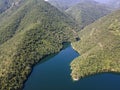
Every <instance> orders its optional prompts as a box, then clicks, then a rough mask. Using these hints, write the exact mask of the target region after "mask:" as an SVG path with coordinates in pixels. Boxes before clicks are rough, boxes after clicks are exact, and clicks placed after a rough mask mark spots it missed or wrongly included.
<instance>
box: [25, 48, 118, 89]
mask: <svg viewBox="0 0 120 90" xmlns="http://www.w3.org/2000/svg"><path fill="white" fill-rule="evenodd" d="M78 56H79V54H78V53H77V52H75V51H74V50H73V49H72V47H71V46H68V47H67V48H66V49H64V50H62V51H61V52H60V53H58V54H56V55H52V56H49V57H47V58H45V59H44V60H42V61H41V62H40V63H38V64H37V65H36V66H35V67H34V68H33V71H32V73H31V75H30V76H29V78H28V80H27V81H26V83H25V86H24V89H23V90H120V75H117V74H109V73H105V74H99V75H94V76H90V77H87V78H84V79H82V80H80V81H78V82H73V81H72V79H71V77H70V72H71V71H70V66H69V65H70V62H71V61H72V60H73V59H74V58H76V57H78Z"/></svg>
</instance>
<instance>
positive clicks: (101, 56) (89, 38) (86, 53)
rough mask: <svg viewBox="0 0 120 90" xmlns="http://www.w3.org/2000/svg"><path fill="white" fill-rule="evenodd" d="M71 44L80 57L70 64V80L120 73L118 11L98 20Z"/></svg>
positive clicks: (119, 14) (80, 33)
mask: <svg viewBox="0 0 120 90" xmlns="http://www.w3.org/2000/svg"><path fill="white" fill-rule="evenodd" d="M79 36H80V38H81V40H80V41H79V42H75V43H73V44H72V46H73V47H74V49H75V50H76V51H78V52H79V53H80V54H81V56H79V57H78V58H76V59H75V60H74V61H73V62H72V63H71V69H72V73H71V75H72V78H73V79H74V80H78V79H80V78H82V77H85V76H88V75H92V74H96V73H101V72H120V10H119V11H116V12H114V13H112V14H110V15H108V16H106V17H103V18H101V19H99V20H98V21H96V22H94V23H93V24H91V25H89V26H87V27H86V28H84V29H83V30H82V31H81V32H79Z"/></svg>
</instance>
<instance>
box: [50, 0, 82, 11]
mask: <svg viewBox="0 0 120 90" xmlns="http://www.w3.org/2000/svg"><path fill="white" fill-rule="evenodd" d="M81 1H83V0H48V2H49V3H50V4H52V5H53V6H55V7H57V8H58V9H59V10H63V11H64V10H66V9H68V8H69V7H71V6H73V5H75V4H77V3H79V2H81Z"/></svg>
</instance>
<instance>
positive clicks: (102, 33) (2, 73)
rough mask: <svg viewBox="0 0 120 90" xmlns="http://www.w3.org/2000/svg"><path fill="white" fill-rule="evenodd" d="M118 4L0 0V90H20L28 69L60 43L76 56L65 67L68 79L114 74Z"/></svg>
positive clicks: (118, 68)
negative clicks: (68, 69) (70, 44)
mask: <svg viewBox="0 0 120 90" xmlns="http://www.w3.org/2000/svg"><path fill="white" fill-rule="evenodd" d="M111 3H112V2H111ZM118 3H119V2H118ZM118 3H117V5H118V6H117V7H115V6H113V8H112V7H109V6H110V5H111V4H110V3H109V4H107V5H105V4H100V3H98V2H95V1H91V0H49V1H44V0H0V90H22V87H23V85H24V81H25V80H27V77H28V76H29V74H30V72H31V70H32V67H33V66H34V65H35V64H37V63H38V62H39V61H40V60H41V59H43V58H44V57H46V56H48V55H50V54H53V53H57V52H59V51H60V50H61V49H62V48H63V43H65V42H70V43H72V46H73V48H74V49H75V50H76V51H78V52H79V53H80V55H81V56H80V57H78V58H76V59H75V60H74V61H73V62H71V69H72V73H71V76H72V78H73V79H80V78H81V77H84V76H86V75H91V74H94V73H100V72H120V64H119V63H120V61H119V58H120V27H119V26H120V11H119V10H118V11H114V12H112V11H113V10H116V9H119V4H118ZM111 12H112V14H110V13H111ZM108 14H109V15H108ZM106 15H107V16H106ZM101 17H102V18H101ZM96 20H97V21H96ZM89 24H90V25H89ZM81 29H82V30H81ZM79 37H80V38H79Z"/></svg>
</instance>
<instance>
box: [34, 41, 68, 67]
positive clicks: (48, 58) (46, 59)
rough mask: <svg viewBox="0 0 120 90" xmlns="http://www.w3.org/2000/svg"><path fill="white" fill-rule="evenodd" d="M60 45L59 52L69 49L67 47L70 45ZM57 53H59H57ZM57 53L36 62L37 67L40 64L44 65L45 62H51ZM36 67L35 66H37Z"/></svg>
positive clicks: (65, 43)
mask: <svg viewBox="0 0 120 90" xmlns="http://www.w3.org/2000/svg"><path fill="white" fill-rule="evenodd" d="M62 45H63V47H62V49H61V50H60V51H62V50H64V49H66V48H67V47H69V46H70V43H69V42H63V43H62ZM58 53H59V52H58ZM58 53H56V54H51V55H48V56H46V57H45V58H43V59H42V60H40V62H38V64H37V65H39V64H42V63H44V62H47V61H49V60H51V59H52V58H53V57H55V56H56V55H57V54H58ZM37 65H36V66H37Z"/></svg>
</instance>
